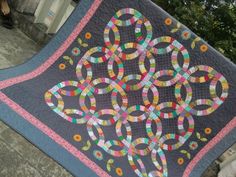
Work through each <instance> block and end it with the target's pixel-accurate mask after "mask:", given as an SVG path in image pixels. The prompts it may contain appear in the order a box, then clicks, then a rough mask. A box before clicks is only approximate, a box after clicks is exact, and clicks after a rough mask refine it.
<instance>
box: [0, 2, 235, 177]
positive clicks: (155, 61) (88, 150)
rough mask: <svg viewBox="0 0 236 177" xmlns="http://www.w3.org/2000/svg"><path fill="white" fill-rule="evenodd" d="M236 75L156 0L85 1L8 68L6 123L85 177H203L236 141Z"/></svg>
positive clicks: (3, 94) (0, 88) (2, 93)
mask: <svg viewBox="0 0 236 177" xmlns="http://www.w3.org/2000/svg"><path fill="white" fill-rule="evenodd" d="M235 73H236V67H235V65H234V64H232V63H231V62H230V61H229V60H228V59H226V58H225V57H224V56H222V55H221V54H219V53H218V52H217V51H216V50H214V49H213V48H212V47H210V46H209V45H208V44H207V43H206V42H205V41H204V40H203V39H201V38H200V37H198V36H196V35H195V34H194V33H192V32H191V31H190V30H189V29H188V28H187V27H185V26H184V25H183V24H181V23H180V22H178V21H176V20H175V19H174V18H173V17H171V16H170V15H168V14H167V13H166V12H164V11H163V10H162V9H161V8H159V7H157V6H156V5H155V4H153V3H152V2H151V1H149V0H130V1H127V0H126V1H125V0H103V1H102V0H82V1H81V2H80V3H79V5H78V7H77V8H76V10H75V11H74V12H73V14H72V15H71V17H70V18H69V19H68V21H67V22H66V23H65V25H64V26H63V27H62V29H61V30H60V31H59V32H58V34H57V35H56V36H55V37H54V38H53V39H52V41H51V42H50V43H49V44H48V45H47V46H45V48H44V49H43V50H42V51H40V52H39V53H38V54H37V55H36V56H34V57H33V58H32V59H31V60H29V61H28V62H27V63H25V64H23V65H20V66H17V67H15V68H10V69H6V70H1V71H0V119H1V120H3V121H4V122H6V123H7V124H8V125H10V126H11V127H12V128H14V129H16V130H17V131H18V132H19V133H20V134H22V135H23V136H25V137H26V138H27V139H28V140H29V141H31V142H32V143H33V144H35V145H36V146H37V147H39V148H40V149H42V150H43V151H44V152H45V153H46V154H48V155H49V156H51V157H52V158H53V159H55V160H56V161H57V162H59V163H60V164H61V165H62V166H64V167H65V168H66V169H67V170H69V171H70V172H71V173H72V174H73V175H75V176H78V177H86V176H91V177H92V176H102V177H106V176H124V177H134V176H139V177H181V176H183V177H187V176H190V177H195V176H196V177H197V176H198V177H199V176H201V174H202V173H203V171H204V170H205V169H206V168H207V167H208V166H209V165H210V164H211V162H213V161H214V160H215V159H216V158H217V157H218V156H219V155H220V154H222V153H223V152H224V151H225V150H227V148H229V147H230V146H231V145H232V144H233V143H234V142H235V141H236V129H235V127H236V118H234V117H235V116H236V108H235V106H236V105H235V103H236V77H235ZM32 158H33V157H32Z"/></svg>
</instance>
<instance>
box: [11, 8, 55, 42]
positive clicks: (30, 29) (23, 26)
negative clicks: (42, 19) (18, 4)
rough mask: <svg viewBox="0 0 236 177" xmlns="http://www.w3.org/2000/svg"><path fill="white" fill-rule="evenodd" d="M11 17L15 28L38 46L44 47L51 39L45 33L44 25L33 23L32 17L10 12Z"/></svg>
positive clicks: (45, 27)
mask: <svg viewBox="0 0 236 177" xmlns="http://www.w3.org/2000/svg"><path fill="white" fill-rule="evenodd" d="M12 16H13V19H14V21H15V25H16V27H17V28H19V29H20V30H21V31H22V32H23V33H25V34H26V35H27V36H28V37H29V38H31V39H32V40H33V41H35V42H36V43H37V44H39V45H40V46H44V45H45V44H47V43H48V42H49V40H50V39H51V38H52V35H50V34H47V33H46V31H47V26H46V25H44V24H40V23H34V16H32V15H29V14H22V13H19V12H17V11H14V10H12Z"/></svg>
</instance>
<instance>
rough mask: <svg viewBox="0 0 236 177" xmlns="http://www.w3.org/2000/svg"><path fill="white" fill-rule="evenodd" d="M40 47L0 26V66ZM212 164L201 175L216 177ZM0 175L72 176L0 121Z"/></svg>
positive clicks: (17, 61) (12, 63) (18, 61)
mask: <svg viewBox="0 0 236 177" xmlns="http://www.w3.org/2000/svg"><path fill="white" fill-rule="evenodd" d="M40 48H41V47H40V46H38V45H37V44H36V43H35V42H33V41H32V40H31V39H29V38H28V37H27V36H25V35H24V34H23V33H22V32H21V31H20V30H18V29H14V30H7V29H5V28H2V27H1V26H0V69H3V68H8V67H12V66H15V65H19V64H21V63H24V62H25V61H27V60H28V59H29V58H30V57H31V56H32V55H34V54H35V53H36V52H37V51H38V50H40ZM214 166H215V165H213V168H210V169H209V170H208V172H207V173H206V174H204V175H203V177H216V171H217V170H216V168H215V167H214ZM82 176H83V175H82V174H81V177H82ZM0 177H72V176H71V175H70V174H69V173H68V172H67V171H66V170H64V169H63V168H62V167H61V166H60V165H58V164H57V163H56V162H55V161H54V160H52V159H51V158H49V157H48V156H47V155H45V154H44V153H43V152H41V151H40V150H39V149H37V148H36V147H35V146H34V145H32V144H30V143H29V142H28V141H27V140H26V139H24V138H23V137H22V136H20V135H19V134H18V133H16V132H15V131H14V130H12V129H11V128H9V127H8V126H6V125H5V124H4V123H2V122H1V121H0Z"/></svg>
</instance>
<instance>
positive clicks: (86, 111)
mask: <svg viewBox="0 0 236 177" xmlns="http://www.w3.org/2000/svg"><path fill="white" fill-rule="evenodd" d="M124 17H125V18H126V20H123V19H124ZM125 27H127V28H128V27H133V28H134V34H135V40H134V41H132V42H125V43H124V42H123V43H122V41H121V39H122V37H121V34H120V33H121V32H120V28H123V29H124V28H125ZM152 28H153V27H152V25H151V23H150V21H149V20H148V19H147V18H146V17H144V16H143V15H142V14H141V13H140V12H139V11H137V10H135V9H132V8H126V9H121V10H119V11H118V12H116V14H115V15H114V16H113V17H112V18H111V20H110V21H109V22H108V24H107V25H106V27H105V30H104V43H105V46H98V47H93V48H91V49H89V50H88V51H87V52H86V53H85V54H84V56H83V57H82V58H81V59H80V60H79V62H78V64H77V66H76V75H77V78H78V81H64V82H61V83H59V84H57V85H56V86H54V87H53V88H51V89H50V90H48V91H47V92H46V93H45V100H46V103H47V104H48V106H49V107H50V108H51V109H52V110H53V111H54V112H56V113H57V114H58V115H60V116H61V117H63V118H64V119H66V120H67V121H69V122H71V123H74V124H86V126H87V130H88V134H89V136H90V138H91V139H92V140H93V141H94V143H96V144H97V145H98V146H99V147H101V148H102V149H104V151H106V152H107V153H108V154H110V155H112V156H114V157H123V156H127V158H128V162H129V164H130V166H131V167H132V169H133V170H134V172H135V173H136V174H137V175H138V176H158V177H161V176H163V177H167V176H168V170H167V159H166V157H165V153H164V152H165V151H173V150H176V149H178V148H180V147H181V146H182V145H183V144H184V143H185V142H186V141H187V140H188V139H189V137H190V136H191V135H192V133H193V131H194V119H193V115H194V116H195V117H196V116H206V115H209V114H211V113H212V112H214V111H215V110H216V109H217V108H218V107H219V106H220V105H221V104H222V103H223V102H224V100H225V99H226V98H227V96H228V89H229V86H228V83H227V81H226V79H225V77H224V76H223V75H221V74H220V73H218V72H217V71H216V70H214V69H213V68H212V67H210V66H205V65H198V66H193V67H190V56H189V53H188V51H187V50H186V48H185V47H184V46H183V45H182V44H181V43H179V42H178V41H177V40H176V39H174V38H172V37H170V36H162V37H158V38H155V39H153V30H152ZM111 36H113V38H112V39H111ZM161 44H165V45H163V46H165V47H162V48H161V47H158V46H160V45H161ZM128 51H129V52H128ZM130 51H132V52H130ZM164 54H170V55H169V56H171V58H170V60H171V64H172V66H173V68H172V69H168V70H157V68H158V59H157V57H155V56H159V55H164ZM180 58H181V60H183V61H182V64H180V62H179V60H180ZM131 60H136V61H138V68H139V72H137V73H132V74H126V72H125V71H126V69H127V68H125V64H124V63H125V62H126V61H131ZM147 62H148V67H147V65H146V64H145V63H147ZM104 63H107V73H106V76H109V77H100V78H94V75H93V74H94V71H93V67H92V65H99V64H104ZM115 67H116V68H117V69H116V70H115V69H114V68H115ZM82 70H83V72H82ZM84 71H85V72H84ZM198 72H200V73H201V74H197V73H198ZM104 75H105V74H104ZM196 75H197V76H196ZM199 75H200V76H199ZM163 77H167V78H169V79H167V80H163V79H161V78H163ZM203 83H205V84H207V83H209V85H210V87H209V94H210V97H211V98H208V99H202V98H201V99H196V100H193V88H192V85H194V84H203ZM101 85H103V87H101ZM219 86H220V92H221V93H220V94H219V91H217V87H218V88H219ZM164 87H166V88H167V87H174V88H175V89H174V95H175V98H176V100H173V101H171V102H162V103H161V102H159V91H158V89H159V88H164ZM138 90H139V91H140V90H141V92H142V99H143V104H137V105H132V106H130V105H129V99H128V94H132V92H134V91H138ZM218 90H219V89H218ZM183 91H184V92H185V96H184V97H183V96H182V94H181V93H182V92H183ZM199 92H201V90H199ZM108 93H110V95H111V107H109V108H104V109H98V108H97V104H100V103H98V102H97V100H96V95H103V94H108ZM149 94H152V97H151V99H150V97H148V95H149ZM65 96H67V97H78V100H79V101H78V103H79V106H78V108H77V109H75V108H73V109H69V108H67V107H66V106H65V103H64V101H63V97H65ZM86 100H87V102H86ZM201 107H203V108H201ZM166 108H167V109H171V110H172V111H168V112H167V111H165V110H166ZM104 116H106V117H109V118H106V119H104V118H103V117H104ZM164 119H177V122H178V123H177V124H178V125H177V128H178V131H179V133H178V134H176V133H167V134H164V133H163V127H162V121H163V120H164ZM139 122H145V124H146V126H145V128H146V130H145V131H146V135H147V136H145V137H139V138H136V139H134V138H133V136H132V135H133V130H132V127H131V123H139ZM184 122H185V124H187V126H188V127H187V128H186V125H185V126H184ZM111 125H115V133H116V135H117V139H109V137H108V135H105V133H104V130H103V128H104V127H111ZM113 127H114V126H113ZM153 127H155V129H156V130H153ZM113 131H114V130H113ZM169 140H174V141H169ZM170 142H171V143H170ZM173 142H175V143H173ZM138 147H139V148H138ZM140 147H142V148H140ZM148 155H149V156H150V157H151V160H152V163H153V165H154V167H156V168H155V169H153V171H150V172H147V171H146V168H145V164H144V162H143V161H142V156H148Z"/></svg>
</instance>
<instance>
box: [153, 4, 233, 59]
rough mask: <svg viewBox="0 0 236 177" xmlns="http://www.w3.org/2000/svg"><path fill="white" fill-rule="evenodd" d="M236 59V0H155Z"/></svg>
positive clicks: (224, 52)
mask: <svg viewBox="0 0 236 177" xmlns="http://www.w3.org/2000/svg"><path fill="white" fill-rule="evenodd" d="M153 2H155V3H156V4H158V5H159V6H160V7H162V8H163V9H164V10H166V11H167V12H168V13H170V14H171V15H172V16H174V17H175V18H176V19H177V20H179V21H180V22H181V23H183V24H185V25H186V26H188V27H189V28H190V29H191V30H192V31H193V32H195V33H196V34H197V35H199V36H200V37H202V38H203V39H204V40H206V41H207V42H208V43H209V44H210V45H212V46H213V47H215V48H216V49H217V50H219V51H220V52H221V53H222V54H223V55H225V56H226V57H228V58H230V59H231V60H232V61H234V62H236V2H235V0H153Z"/></svg>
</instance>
